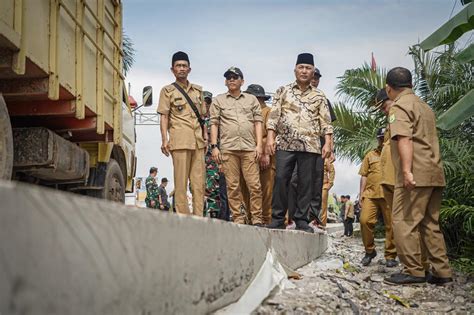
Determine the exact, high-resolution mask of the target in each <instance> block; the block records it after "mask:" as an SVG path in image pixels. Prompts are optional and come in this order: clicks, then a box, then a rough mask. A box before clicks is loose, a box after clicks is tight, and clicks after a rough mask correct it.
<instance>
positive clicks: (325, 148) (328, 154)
mask: <svg viewBox="0 0 474 315" xmlns="http://www.w3.org/2000/svg"><path fill="white" fill-rule="evenodd" d="M321 156H322V157H323V159H328V158H330V157H331V146H330V144H329V143H326V144H324V146H323V150H322V151H321Z"/></svg>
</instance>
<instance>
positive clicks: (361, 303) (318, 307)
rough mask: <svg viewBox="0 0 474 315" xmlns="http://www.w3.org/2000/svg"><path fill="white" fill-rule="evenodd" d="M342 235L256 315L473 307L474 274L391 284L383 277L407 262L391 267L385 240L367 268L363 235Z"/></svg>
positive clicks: (331, 237)
mask: <svg viewBox="0 0 474 315" xmlns="http://www.w3.org/2000/svg"><path fill="white" fill-rule="evenodd" d="M340 234H341V233H338V234H330V235H329V236H328V238H329V240H328V250H327V251H326V253H324V255H322V256H321V257H320V258H318V259H317V260H315V261H313V262H311V263H310V264H308V265H306V266H304V267H303V268H300V269H298V270H296V271H297V272H298V274H300V275H301V278H300V279H291V280H290V281H291V282H292V283H293V284H294V287H290V288H286V289H284V290H283V291H280V292H277V293H276V294H274V295H272V296H270V297H269V298H267V299H266V300H265V301H264V302H263V303H262V304H261V306H259V307H258V308H257V309H256V310H255V311H254V312H253V314H315V313H316V314H326V313H347V314H359V313H368V314H372V313H413V314H415V313H416V314H423V313H425V314H428V313H430V314H431V313H447V312H453V313H461V314H469V313H471V312H473V310H474V279H473V278H472V277H469V276H466V275H463V274H460V273H455V276H454V281H453V282H451V283H448V284H446V285H444V286H436V285H431V284H427V283H426V284H419V285H416V286H415V285H410V286H394V285H389V284H386V283H384V282H383V279H384V278H385V277H388V276H390V274H392V273H396V272H400V271H401V267H400V266H398V267H395V268H387V267H386V266H385V260H384V258H383V252H384V251H383V243H379V242H377V243H376V246H377V253H379V254H378V256H377V257H376V258H375V259H374V260H373V261H372V263H371V264H370V265H369V266H367V267H364V266H362V264H361V263H360V261H361V259H362V257H363V256H364V247H363V245H362V240H361V238H360V237H342V238H341V235H340Z"/></svg>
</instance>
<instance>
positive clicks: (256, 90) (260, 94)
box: [244, 84, 271, 100]
mask: <svg viewBox="0 0 474 315" xmlns="http://www.w3.org/2000/svg"><path fill="white" fill-rule="evenodd" d="M244 92H245V93H249V94H252V95H253V96H255V97H257V98H264V99H265V100H269V99H270V98H271V96H270V95H266V94H265V89H264V88H263V86H261V85H258V84H250V85H249V86H248V87H247V90H246V91H244Z"/></svg>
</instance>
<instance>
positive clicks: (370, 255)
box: [361, 250, 377, 266]
mask: <svg viewBox="0 0 474 315" xmlns="http://www.w3.org/2000/svg"><path fill="white" fill-rule="evenodd" d="M375 256H377V252H376V251H375V250H374V251H373V252H372V253H365V256H364V258H362V261H361V264H362V266H368V265H369V264H370V262H371V261H372V259H374V258H375Z"/></svg>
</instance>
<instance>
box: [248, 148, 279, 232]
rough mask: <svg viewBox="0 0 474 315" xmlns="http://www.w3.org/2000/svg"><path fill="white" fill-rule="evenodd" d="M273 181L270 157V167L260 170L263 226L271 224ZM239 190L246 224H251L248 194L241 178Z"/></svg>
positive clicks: (273, 168)
mask: <svg viewBox="0 0 474 315" xmlns="http://www.w3.org/2000/svg"><path fill="white" fill-rule="evenodd" d="M274 180H275V157H274V156H271V157H270V166H269V167H268V168H267V169H265V170H260V185H261V186H262V218H263V224H270V223H271V222H272V194H273V183H274ZM240 189H241V190H242V199H243V201H244V206H245V209H246V210H247V218H248V222H252V214H251V213H250V211H249V209H250V194H249V191H248V189H247V185H246V182H245V180H244V178H243V176H242V177H241V178H240Z"/></svg>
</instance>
